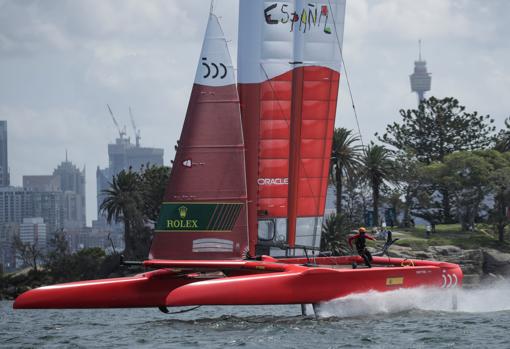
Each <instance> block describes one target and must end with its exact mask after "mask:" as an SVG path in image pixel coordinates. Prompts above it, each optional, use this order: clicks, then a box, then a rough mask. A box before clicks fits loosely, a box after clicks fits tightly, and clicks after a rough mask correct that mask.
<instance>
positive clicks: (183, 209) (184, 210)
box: [178, 206, 188, 219]
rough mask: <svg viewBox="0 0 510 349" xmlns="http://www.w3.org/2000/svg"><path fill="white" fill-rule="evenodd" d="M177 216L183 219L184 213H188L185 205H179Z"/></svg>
mask: <svg viewBox="0 0 510 349" xmlns="http://www.w3.org/2000/svg"><path fill="white" fill-rule="evenodd" d="M178 210H179V216H180V217H181V219H184V218H186V215H187V214H188V208H187V207H186V206H181V207H179V209H178Z"/></svg>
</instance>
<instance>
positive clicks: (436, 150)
mask: <svg viewBox="0 0 510 349" xmlns="http://www.w3.org/2000/svg"><path fill="white" fill-rule="evenodd" d="M400 115H401V116H402V123H397V122H395V123H393V124H391V125H388V126H387V127H386V133H385V134H384V135H383V136H382V137H379V140H381V141H382V142H385V143H387V144H390V145H392V146H394V147H395V148H396V149H398V150H409V151H412V152H413V153H414V154H415V156H416V158H417V159H418V160H419V161H421V162H424V163H427V164H430V163H432V162H434V161H443V159H444V157H445V156H446V155H448V154H451V153H453V152H456V151H463V150H475V149H483V148H487V147H488V146H490V145H491V144H492V142H493V136H492V133H493V132H494V131H495V127H494V126H492V124H493V123H494V120H492V119H491V118H490V116H489V115H485V116H482V115H478V112H476V111H475V112H472V113H468V112H466V107H464V106H462V105H460V104H459V101H458V100H456V99H455V98H452V97H447V98H443V99H437V98H435V97H431V98H429V99H426V100H424V101H422V102H421V103H420V105H419V107H418V109H408V110H403V109H402V110H400Z"/></svg>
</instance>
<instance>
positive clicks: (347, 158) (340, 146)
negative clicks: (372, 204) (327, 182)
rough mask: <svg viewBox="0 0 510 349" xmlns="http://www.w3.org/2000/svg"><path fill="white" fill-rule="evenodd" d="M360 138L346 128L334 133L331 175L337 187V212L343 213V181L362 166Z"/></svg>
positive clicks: (338, 129) (336, 130)
mask: <svg viewBox="0 0 510 349" xmlns="http://www.w3.org/2000/svg"><path fill="white" fill-rule="evenodd" d="M359 142H360V138H359V136H357V135H355V134H353V133H352V130H348V129H346V128H343V127H341V128H336V129H335V132H334V133H333V146H332V150H331V167H330V175H331V177H332V178H333V179H334V183H335V187H336V212H337V214H341V213H342V190H343V187H342V180H343V178H344V176H351V175H353V174H354V173H355V172H356V170H357V168H358V167H359V165H360V153H361V150H362V147H361V145H359V144H356V143H359Z"/></svg>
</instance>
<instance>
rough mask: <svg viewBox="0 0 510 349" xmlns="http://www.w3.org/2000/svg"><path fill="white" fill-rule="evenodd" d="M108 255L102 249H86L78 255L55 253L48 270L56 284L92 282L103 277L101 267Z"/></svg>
mask: <svg viewBox="0 0 510 349" xmlns="http://www.w3.org/2000/svg"><path fill="white" fill-rule="evenodd" d="M105 257H106V255H105V253H104V251H103V250H102V249H101V248H98V247H94V248H86V249H83V250H80V251H78V252H76V253H73V254H70V253H62V254H59V253H54V254H52V255H51V257H50V258H49V260H48V263H47V265H46V268H47V270H48V273H49V275H50V276H51V277H52V278H53V280H54V281H56V282H68V281H77V280H90V279H96V278H98V277H101V276H103V275H101V274H102V273H100V271H101V266H102V263H103V261H104V259H105Z"/></svg>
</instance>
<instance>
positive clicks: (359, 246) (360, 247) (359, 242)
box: [349, 234, 375, 268]
mask: <svg viewBox="0 0 510 349" xmlns="http://www.w3.org/2000/svg"><path fill="white" fill-rule="evenodd" d="M354 239H356V242H355V245H356V251H357V252H358V254H359V255H360V256H361V257H362V258H363V260H364V261H365V265H366V266H367V267H369V268H371V267H372V265H371V264H370V262H371V261H372V255H371V254H370V252H369V251H368V250H367V247H366V239H370V240H375V239H374V238H373V237H371V236H368V235H366V234H356V235H354V236H351V237H350V238H349V245H351V247H352V244H351V241H352V240H354Z"/></svg>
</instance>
